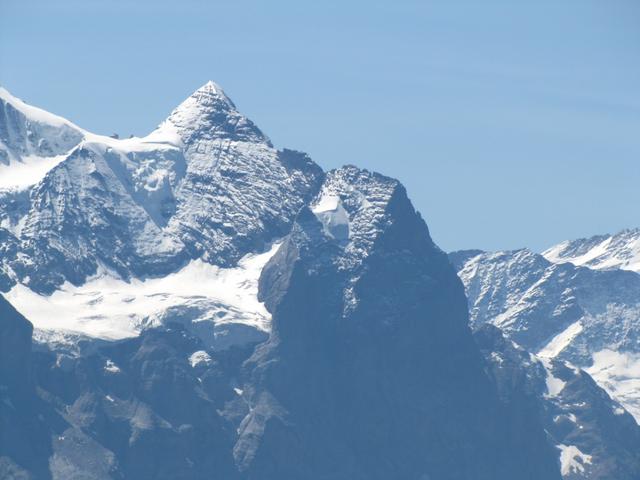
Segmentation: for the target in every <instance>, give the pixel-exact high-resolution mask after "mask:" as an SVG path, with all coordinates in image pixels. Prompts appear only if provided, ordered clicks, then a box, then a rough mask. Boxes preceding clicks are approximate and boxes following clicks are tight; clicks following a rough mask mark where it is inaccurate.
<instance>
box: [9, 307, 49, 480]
mask: <svg viewBox="0 0 640 480" xmlns="http://www.w3.org/2000/svg"><path fill="white" fill-rule="evenodd" d="M32 331H33V326H32V325H31V323H29V322H28V321H27V320H26V319H25V318H24V317H23V316H22V315H20V313H18V312H17V311H16V310H15V309H14V308H13V307H12V306H11V305H10V304H9V302H7V301H6V300H5V299H4V298H3V297H2V296H0V478H3V479H4V478H7V479H9V478H18V479H21V478H32V477H33V476H36V477H42V478H46V477H47V475H48V468H47V467H48V466H47V458H48V456H49V454H50V447H49V443H48V438H49V429H50V428H51V424H53V423H55V416H52V415H46V416H45V414H46V413H47V409H46V408H45V407H44V406H43V404H42V402H41V401H40V399H39V398H38V397H37V395H36V389H35V384H34V382H33V376H32V365H31V333H32ZM50 422H51V423H50Z"/></svg>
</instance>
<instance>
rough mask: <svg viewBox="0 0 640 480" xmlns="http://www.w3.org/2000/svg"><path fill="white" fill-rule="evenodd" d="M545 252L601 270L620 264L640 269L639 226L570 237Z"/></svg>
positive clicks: (555, 259) (553, 259)
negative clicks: (587, 235) (570, 238)
mask: <svg viewBox="0 0 640 480" xmlns="http://www.w3.org/2000/svg"><path fill="white" fill-rule="evenodd" d="M542 255H543V256H544V257H545V258H546V259H547V260H549V261H550V262H554V263H562V262H569V263H573V264H574V265H578V266H585V267H589V268H595V269H600V270H605V269H615V268H619V269H622V270H632V271H634V272H640V229H638V228H635V229H629V230H623V231H621V232H618V233H616V234H614V235H598V236H594V237H590V238H583V239H579V240H567V241H566V242H562V243H560V244H558V245H555V246H553V247H551V248H549V249H548V250H546V251H544V252H543V253H542Z"/></svg>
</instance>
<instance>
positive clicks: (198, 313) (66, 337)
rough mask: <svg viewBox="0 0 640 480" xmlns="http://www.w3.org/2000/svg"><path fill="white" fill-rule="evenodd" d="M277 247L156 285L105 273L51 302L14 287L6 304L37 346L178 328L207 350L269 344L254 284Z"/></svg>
mask: <svg viewBox="0 0 640 480" xmlns="http://www.w3.org/2000/svg"><path fill="white" fill-rule="evenodd" d="M277 246H278V245H277V244H276V245H274V247H273V248H272V249H271V250H270V251H268V252H266V253H263V254H259V255H247V256H246V257H245V258H243V259H242V260H241V261H240V262H238V265H237V266H236V267H233V268H220V267H218V266H216V265H210V264H208V263H205V262H203V261H202V260H199V259H198V260H193V261H192V262H190V263H189V264H188V265H186V266H185V267H184V268H182V269H180V270H178V271H177V272H174V273H171V274H169V275H167V276H165V277H161V278H148V279H144V280H139V279H132V280H131V281H128V282H127V281H124V280H122V279H119V278H116V277H114V276H113V275H110V274H109V273H108V272H102V275H100V276H97V277H96V278H93V279H91V280H89V281H87V282H86V283H84V284H83V285H80V286H74V285H72V284H70V283H68V282H67V283H65V284H64V285H62V286H61V287H60V288H59V289H58V290H56V291H55V292H54V293H53V294H52V295H41V294H38V293H36V292H34V291H33V290H30V289H29V288H28V287H27V286H25V285H21V284H17V285H15V286H14V287H13V288H12V289H11V290H10V291H9V292H8V293H6V294H5V298H6V299H7V300H9V302H11V304H12V305H13V306H14V307H15V308H16V309H18V310H19V311H20V312H21V313H22V314H23V315H25V316H26V317H27V318H29V319H30V321H31V322H32V323H33V325H34V327H35V328H36V329H37V330H36V340H37V341H39V342H47V343H56V344H60V345H64V344H72V343H73V342H76V341H77V338H78V337H79V336H80V337H90V338H98V339H104V340H119V339H122V338H128V337H134V336H137V335H139V334H140V332H141V331H142V330H144V329H146V328H152V327H157V326H161V325H164V324H166V323H168V322H175V323H182V324H185V325H187V326H189V327H191V329H192V330H194V331H195V333H196V334H197V335H198V336H199V337H200V339H201V340H202V341H203V342H204V344H205V345H206V346H207V347H208V348H212V349H214V350H217V349H223V348H226V347H228V346H230V345H232V344H235V343H243V342H246V341H256V342H257V341H259V340H263V339H265V338H266V336H267V334H268V332H269V330H270V328H271V323H270V322H271V315H270V314H269V312H267V310H266V309H265V308H264V306H263V304H262V303H260V302H259V301H258V277H259V276H260V272H261V270H262V267H263V266H264V264H265V263H266V262H267V261H268V259H269V258H270V257H271V256H272V255H273V253H275V251H276V249H277Z"/></svg>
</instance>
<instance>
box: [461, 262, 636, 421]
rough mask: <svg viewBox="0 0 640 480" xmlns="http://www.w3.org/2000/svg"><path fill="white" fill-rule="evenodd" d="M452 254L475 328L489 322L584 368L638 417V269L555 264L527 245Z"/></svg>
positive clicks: (531, 346) (534, 347)
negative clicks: (518, 248) (633, 270)
mask: <svg viewBox="0 0 640 480" xmlns="http://www.w3.org/2000/svg"><path fill="white" fill-rule="evenodd" d="M451 258H452V260H453V261H454V263H456V266H457V267H458V275H459V276H460V278H461V279H462V281H463V283H464V285H465V289H466V292H467V296H468V299H469V311H470V319H471V322H472V325H473V326H474V327H478V326H479V325H481V324H483V323H492V324H493V325H495V326H497V327H499V328H501V329H502V330H503V331H504V332H505V333H506V334H507V335H509V337H510V338H512V339H513V340H515V341H516V342H518V343H519V344H521V345H523V346H524V347H525V348H527V349H528V350H529V351H532V352H536V353H538V355H540V356H541V357H545V358H558V359H563V360H569V361H571V362H573V363H574V364H576V365H578V366H580V367H581V368H584V369H585V370H586V371H588V372H589V373H590V374H591V375H592V376H593V377H594V379H595V380H596V381H597V382H598V383H599V384H600V385H601V386H602V387H603V388H604V389H605V390H606V391H607V392H608V393H609V394H610V395H611V396H612V397H614V398H615V399H616V400H618V401H619V402H620V403H622V404H623V405H624V406H625V407H626V408H627V409H628V410H629V411H630V412H631V413H632V414H633V415H634V416H635V417H636V418H637V419H638V420H639V421H640V390H638V389H637V388H636V387H637V386H639V385H640V383H639V382H640V369H638V368H635V366H636V365H637V362H638V359H639V358H640V357H639V354H640V275H638V274H637V273H635V272H631V271H625V270H593V269H590V268H585V267H576V266H574V265H572V264H571V263H559V264H555V263H551V262H549V261H548V260H546V259H545V258H544V257H543V256H542V255H539V254H536V253H533V252H531V251H528V250H516V251H509V252H496V253H478V252H471V253H470V254H469V255H467V256H466V257H465V256H464V255H462V254H460V253H456V254H454V255H452V256H451ZM614 352H615V353H614Z"/></svg>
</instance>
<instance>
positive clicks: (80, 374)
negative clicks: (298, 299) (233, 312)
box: [0, 310, 246, 480]
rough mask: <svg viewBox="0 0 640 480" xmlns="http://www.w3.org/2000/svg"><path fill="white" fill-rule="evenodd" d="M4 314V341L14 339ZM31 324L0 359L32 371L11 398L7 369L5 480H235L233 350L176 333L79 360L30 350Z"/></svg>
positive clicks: (148, 336) (97, 350)
mask: <svg viewBox="0 0 640 480" xmlns="http://www.w3.org/2000/svg"><path fill="white" fill-rule="evenodd" d="M4 313H5V312H4V310H3V311H2V314H3V317H2V318H1V320H2V323H1V326H2V332H1V333H2V334H3V336H2V340H3V341H4V339H5V338H7V339H8V338H11V335H12V333H11V331H10V330H9V329H8V328H6V323H7V322H6V321H5V319H6V318H7V317H6V316H4ZM25 325H26V326H25ZM25 325H17V326H14V327H12V328H13V332H15V334H14V336H13V338H14V339H15V340H16V344H15V348H12V350H10V351H9V350H5V349H3V351H2V360H3V361H5V360H6V359H7V358H8V357H9V356H11V358H17V357H20V358H21V360H20V365H31V364H33V377H30V376H29V375H28V372H27V371H25V369H22V370H20V371H18V372H17V373H18V374H19V377H17V378H16V381H15V384H16V385H17V386H18V389H16V390H15V391H14V389H13V387H12V385H9V386H8V388H7V383H8V382H11V381H12V377H11V375H9V374H8V373H7V369H5V368H4V366H5V365H7V364H6V363H4V362H3V364H2V367H3V369H2V377H0V381H1V382H2V383H3V390H2V405H1V413H2V415H1V417H0V418H2V430H1V431H0V435H1V437H0V439H1V443H0V478H3V479H4V478H23V477H24V478H36V479H40V478H43V479H48V478H51V479H59V480H66V479H85V478H91V479H138V478H150V479H151V478H152V479H176V478H193V479H224V480H227V479H231V480H233V479H234V478H238V474H237V469H236V467H235V465H234V462H233V456H232V447H233V441H234V438H235V431H234V428H233V425H232V423H231V422H230V421H228V420H227V419H226V418H225V417H223V416H222V415H221V414H220V411H221V410H223V409H224V408H225V405H226V404H227V403H230V402H231V403H233V401H237V397H238V396H237V394H236V393H235V392H234V391H233V389H232V387H231V384H230V383H229V378H231V377H232V375H233V372H234V371H235V370H236V368H234V366H233V365H234V364H237V363H238V361H237V360H234V359H233V358H232V357H233V355H234V353H233V352H231V351H228V352H226V353H225V355H226V356H225V357H224V358H222V357H221V358H215V357H213V353H211V354H210V353H209V352H207V351H206V350H204V349H203V346H202V344H201V342H200V341H199V340H198V339H197V338H195V337H192V336H190V335H189V334H188V333H187V331H185V330H184V329H183V328H182V327H179V326H170V327H168V328H166V329H164V330H154V331H149V332H146V333H144V334H143V335H142V336H141V337H139V338H136V339H132V340H127V341H123V342H119V343H105V344H102V345H100V344H97V343H95V342H93V343H89V344H87V345H86V347H87V350H86V351H84V352H82V353H81V354H79V355H78V353H79V352H75V354H72V352H67V353H62V352H60V351H58V352H53V351H48V350H41V349H40V350H37V351H35V352H33V353H31V337H30V325H29V324H27V323H26V322H25ZM18 340H19V342H18ZM3 346H4V347H6V345H3ZM12 347H13V345H12ZM8 351H9V354H7V352H8ZM243 355H244V357H245V358H246V354H243ZM30 357H31V358H30ZM241 357H242V356H241ZM29 378H34V380H35V384H36V385H37V387H38V388H37V390H36V388H34V383H33V382H29V381H25V379H29ZM230 411H231V412H232V411H233V408H230Z"/></svg>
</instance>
